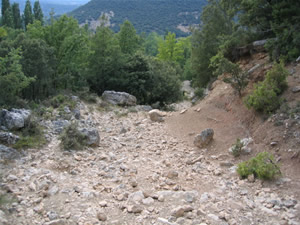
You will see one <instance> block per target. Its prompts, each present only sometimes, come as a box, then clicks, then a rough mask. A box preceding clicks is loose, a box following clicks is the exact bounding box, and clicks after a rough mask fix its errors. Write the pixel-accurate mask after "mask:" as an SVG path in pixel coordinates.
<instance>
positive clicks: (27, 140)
mask: <svg viewBox="0 0 300 225" xmlns="http://www.w3.org/2000/svg"><path fill="white" fill-rule="evenodd" d="M18 135H19V136H20V139H19V140H18V142H17V143H16V144H14V145H13V148H15V149H27V148H37V147H41V146H43V145H45V144H46V143H47V141H46V139H45V137H44V135H43V128H42V127H41V126H40V125H39V124H38V122H37V121H36V120H35V119H32V118H31V120H30V122H29V124H28V125H27V126H26V127H25V128H23V129H22V130H21V131H20V132H19V133H18Z"/></svg>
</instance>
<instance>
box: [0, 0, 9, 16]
mask: <svg viewBox="0 0 300 225" xmlns="http://www.w3.org/2000/svg"><path fill="white" fill-rule="evenodd" d="M9 8H10V3H9V0H2V7H1V14H2V17H3V16H4V15H5V11H6V10H7V9H9Z"/></svg>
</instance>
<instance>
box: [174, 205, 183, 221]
mask: <svg viewBox="0 0 300 225" xmlns="http://www.w3.org/2000/svg"><path fill="white" fill-rule="evenodd" d="M184 213H185V211H184V208H183V207H181V206H179V207H177V208H175V209H173V210H172V212H171V215H172V216H174V217H176V218H178V217H182V216H183V215H184Z"/></svg>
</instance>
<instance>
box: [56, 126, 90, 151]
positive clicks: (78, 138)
mask: <svg viewBox="0 0 300 225" xmlns="http://www.w3.org/2000/svg"><path fill="white" fill-rule="evenodd" d="M59 140H60V141H61V147H62V148H63V149H64V150H81V149H83V148H84V146H85V145H86V137H85V136H84V135H83V134H82V133H80V132H79V131H78V123H71V124H70V125H69V126H67V127H66V128H65V129H64V131H63V133H62V134H61V135H60V137H59Z"/></svg>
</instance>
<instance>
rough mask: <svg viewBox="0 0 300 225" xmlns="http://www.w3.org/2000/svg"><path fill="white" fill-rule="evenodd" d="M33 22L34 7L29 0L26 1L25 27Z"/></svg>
mask: <svg viewBox="0 0 300 225" xmlns="http://www.w3.org/2000/svg"><path fill="white" fill-rule="evenodd" d="M30 23H33V16H32V8H31V3H30V1H29V0H27V1H26V5H25V9H24V24H25V29H26V27H27V25H28V24H30Z"/></svg>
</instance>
